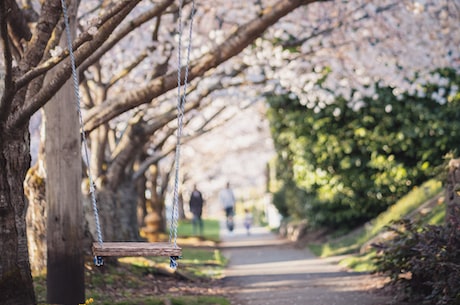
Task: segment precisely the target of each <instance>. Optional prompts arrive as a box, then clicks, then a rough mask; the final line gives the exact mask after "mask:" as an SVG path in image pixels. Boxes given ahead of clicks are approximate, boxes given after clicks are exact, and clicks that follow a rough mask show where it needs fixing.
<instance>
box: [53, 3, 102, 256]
mask: <svg viewBox="0 0 460 305" xmlns="http://www.w3.org/2000/svg"><path fill="white" fill-rule="evenodd" d="M61 5H62V12H63V14H64V24H65V32H66V37H67V45H68V49H69V57H70V63H71V66H72V80H73V88H74V91H75V98H76V107H77V112H78V119H79V122H80V128H81V136H82V143H83V152H84V156H85V159H86V162H87V168H88V179H89V192H90V194H91V204H92V206H93V213H94V219H95V221H96V234H97V241H98V243H99V245H101V246H102V244H103V240H102V231H101V224H100V222H99V212H98V209H97V203H96V194H95V187H94V181H93V177H92V174H91V161H90V158H89V152H88V141H87V140H86V135H85V130H84V125H83V115H82V113H81V105H80V104H81V98H80V89H79V86H78V75H77V69H76V64H75V55H74V53H73V49H72V36H71V33H70V25H69V14H68V12H67V5H66V3H65V0H61ZM94 261H95V264H96V265H102V264H103V262H102V259H101V258H100V257H95V258H94Z"/></svg>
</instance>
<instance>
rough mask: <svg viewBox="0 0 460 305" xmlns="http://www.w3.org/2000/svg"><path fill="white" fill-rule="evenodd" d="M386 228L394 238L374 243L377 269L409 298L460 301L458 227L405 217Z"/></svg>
mask: <svg viewBox="0 0 460 305" xmlns="http://www.w3.org/2000/svg"><path fill="white" fill-rule="evenodd" d="M389 229H390V230H391V231H392V232H394V234H395V237H394V238H393V239H391V240H390V241H388V242H386V243H381V244H377V245H375V247H376V248H377V249H378V254H379V255H377V256H376V259H375V260H376V266H377V271H378V272H381V273H384V274H386V275H388V276H390V278H391V281H392V283H393V284H397V285H400V286H399V287H403V288H404V289H403V292H404V293H405V296H407V297H409V298H410V300H411V301H417V300H420V301H423V303H424V304H436V305H447V304H460V284H459V283H460V247H459V245H460V232H459V230H458V228H451V227H449V226H445V225H443V226H434V225H426V226H420V224H418V223H416V222H413V221H411V220H408V219H404V220H400V221H398V222H395V223H394V224H393V225H392V226H390V227H389Z"/></svg>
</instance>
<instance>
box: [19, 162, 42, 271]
mask: <svg viewBox="0 0 460 305" xmlns="http://www.w3.org/2000/svg"><path fill="white" fill-rule="evenodd" d="M41 157H43V156H41ZM39 162H42V161H41V160H40V161H39ZM24 189H25V193H26V196H27V199H28V201H29V206H28V208H27V216H26V220H27V241H28V245H29V260H30V268H31V271H32V275H40V274H45V272H46V259H47V257H46V255H47V250H46V225H47V213H46V177H44V176H43V175H42V174H41V172H40V170H39V163H37V164H36V165H34V166H33V167H31V168H30V170H29V171H28V172H27V177H26V180H25V182H24Z"/></svg>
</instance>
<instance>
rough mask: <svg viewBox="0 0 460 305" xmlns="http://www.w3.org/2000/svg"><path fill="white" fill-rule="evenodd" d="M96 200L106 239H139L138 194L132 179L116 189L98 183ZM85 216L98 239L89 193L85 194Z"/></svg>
mask: <svg viewBox="0 0 460 305" xmlns="http://www.w3.org/2000/svg"><path fill="white" fill-rule="evenodd" d="M96 201H97V207H98V215H99V221H100V225H101V231H102V238H103V240H104V241H139V240H140V236H139V226H138V223H137V209H136V206H137V196H136V190H135V185H134V183H133V182H132V181H125V182H123V183H121V184H120V185H119V187H118V188H117V189H116V190H112V189H110V188H107V187H106V186H104V185H97V191H96ZM84 202H85V203H84V206H85V217H86V220H87V222H88V225H89V231H90V232H91V235H92V236H93V239H94V240H97V235H96V223H95V217H96V216H95V215H94V212H93V208H92V203H91V198H90V196H89V194H85V196H84Z"/></svg>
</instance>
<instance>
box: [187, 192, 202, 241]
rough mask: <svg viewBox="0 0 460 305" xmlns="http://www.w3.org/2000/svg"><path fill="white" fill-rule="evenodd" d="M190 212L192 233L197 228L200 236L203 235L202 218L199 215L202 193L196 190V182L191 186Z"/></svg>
mask: <svg viewBox="0 0 460 305" xmlns="http://www.w3.org/2000/svg"><path fill="white" fill-rule="evenodd" d="M189 204H190V212H192V214H193V219H192V226H193V235H197V233H198V230H199V234H200V236H203V219H201V216H202V214H203V204H204V200H203V195H202V194H201V192H200V191H199V190H198V188H197V186H196V184H195V185H194V186H193V191H192V194H191V195H190V203H189Z"/></svg>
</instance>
